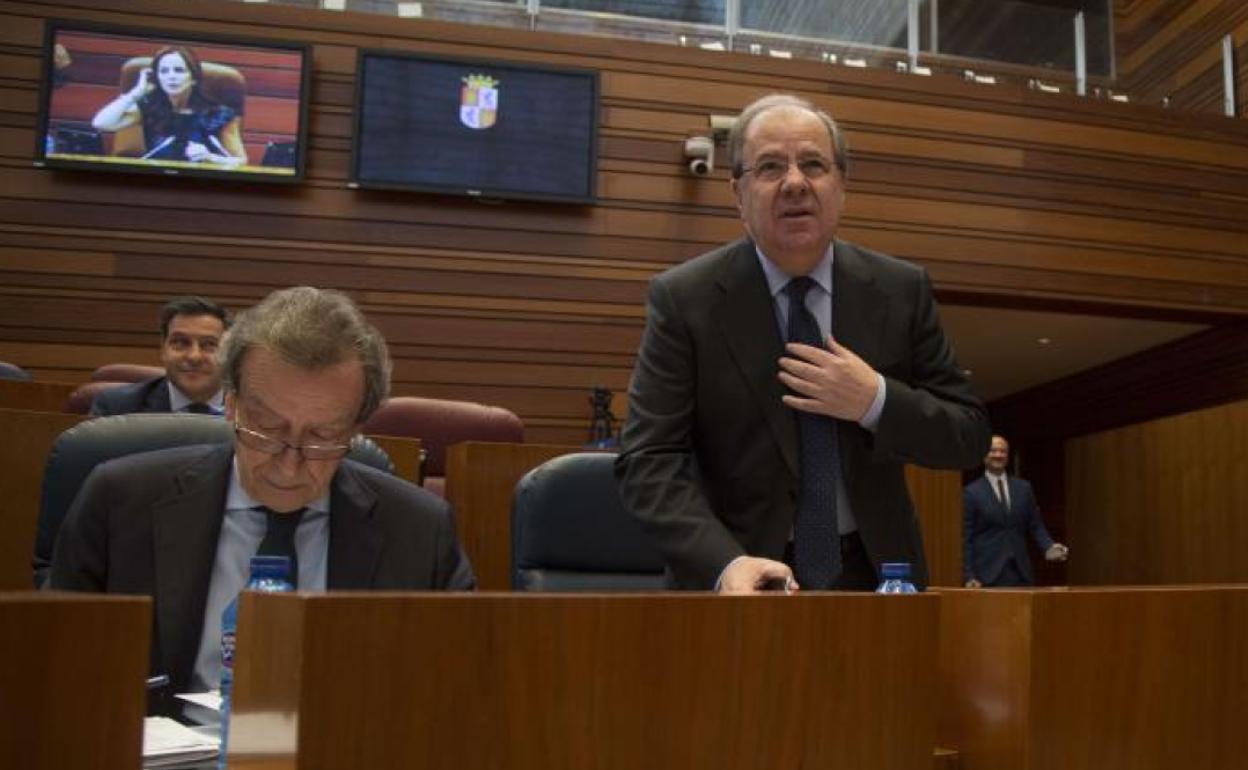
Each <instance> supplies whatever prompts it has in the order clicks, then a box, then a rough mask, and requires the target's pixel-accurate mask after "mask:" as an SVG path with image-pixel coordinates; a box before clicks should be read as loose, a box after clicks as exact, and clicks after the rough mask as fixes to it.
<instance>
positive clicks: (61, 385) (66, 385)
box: [0, 380, 79, 412]
mask: <svg viewBox="0 0 1248 770" xmlns="http://www.w3.org/2000/svg"><path fill="white" fill-rule="evenodd" d="M78 385H79V383H73V382H21V381H17V380H0V409H27V410H30V411H34V412H62V411H64V410H65V402H66V401H68V400H69V394H70V393H73V392H74V390H75V389H77V387H78Z"/></svg>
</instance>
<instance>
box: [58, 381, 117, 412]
mask: <svg viewBox="0 0 1248 770" xmlns="http://www.w3.org/2000/svg"><path fill="white" fill-rule="evenodd" d="M129 384H130V383H128V382H105V381H103V380H101V381H99V382H84V383H83V384H81V385H79V386H78V387H76V388H74V390H73V392H72V393H70V394H69V396H68V397H67V398H66V399H65V409H64V411H65V412H67V413H68V414H87V413H88V412H90V411H91V404H92V403H93V402H94V401H95V397H96V396H97V395H99V393H100V391H102V390H110V389H112V388H120V387H122V386H123V385H129Z"/></svg>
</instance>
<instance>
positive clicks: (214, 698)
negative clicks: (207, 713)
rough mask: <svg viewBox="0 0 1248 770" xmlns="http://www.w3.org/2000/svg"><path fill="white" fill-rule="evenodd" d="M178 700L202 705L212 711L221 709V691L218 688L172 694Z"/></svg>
mask: <svg viewBox="0 0 1248 770" xmlns="http://www.w3.org/2000/svg"><path fill="white" fill-rule="evenodd" d="M174 697H175V698H177V699H179V700H184V701H186V702H187V703H194V704H195V705H196V706H202V707H203V708H206V709H211V710H213V711H220V710H221V693H220V691H218V690H209V691H207V692H180V693H178V694H177V695H175V696H174Z"/></svg>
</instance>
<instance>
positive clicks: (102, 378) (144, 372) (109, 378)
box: [91, 364, 165, 382]
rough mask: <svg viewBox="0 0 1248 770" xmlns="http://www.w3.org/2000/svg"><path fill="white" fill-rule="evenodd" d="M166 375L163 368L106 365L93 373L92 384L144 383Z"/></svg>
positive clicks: (137, 365)
mask: <svg viewBox="0 0 1248 770" xmlns="http://www.w3.org/2000/svg"><path fill="white" fill-rule="evenodd" d="M164 373H165V369H164V367H162V366H149V365H148V364H104V365H103V366H101V367H97V368H96V370H95V371H93V372H91V381H92V382H142V381H143V380H150V379H152V378H153V377H160V376H162V375H163V374H164Z"/></svg>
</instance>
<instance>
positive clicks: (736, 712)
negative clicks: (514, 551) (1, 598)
mask: <svg viewBox="0 0 1248 770" xmlns="http://www.w3.org/2000/svg"><path fill="white" fill-rule="evenodd" d="M938 604H939V600H938V598H937V597H936V596H934V595H920V596H913V597H891V596H890V597H883V596H875V595H873V594H817V593H810V594H802V595H799V596H794V597H716V596H710V595H706V594H701V595H698V594H654V595H630V596H602V595H576V596H569V595H559V596H554V595H526V594H476V595H471V594H469V595H464V594H459V595H452V594H371V595H362V594H336V595H335V594H329V595H311V594H303V595H261V594H248V595H246V596H245V597H244V599H243V603H242V606H241V609H240V616H239V647H238V659H237V666H236V669H235V671H236V677H235V685H234V687H235V690H234V692H235V700H234V706H233V709H234V710H233V719H232V721H231V725H230V734H231V743H230V766H231V767H241V768H254V767H288V768H300V770H303V769H304V768H308V769H311V768H339V767H403V768H412V769H413V770H416V769H419V768H438V770H442V769H443V768H448V767H457V768H465V769H466V770H475V769H476V768H507V769H508V770H530V769H532V770H538V769H539V768H540V770H551V769H552V768H567V769H568V770H572V769H575V770H617V769H618V770H638V768H654V769H655V770H703V769H705V770H712V769H713V770H733V769H735V768H740V769H741V770H747V769H748V770H760V769H762V770H766V769H767V768H797V767H806V768H841V767H843V768H854V769H855V770H877V769H881V770H882V769H883V768H889V769H894V768H895V769H896V770H902V768H905V770H914V768H925V767H930V766H932V764H933V750H934V744H935V740H934V738H935V732H936V730H935V719H936V713H935V712H936V709H935V706H934V704H935V702H936V700H935V699H936V692H937V689H936V641H937V610H938Z"/></svg>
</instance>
